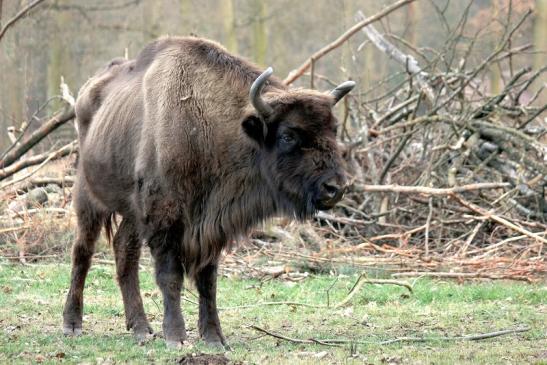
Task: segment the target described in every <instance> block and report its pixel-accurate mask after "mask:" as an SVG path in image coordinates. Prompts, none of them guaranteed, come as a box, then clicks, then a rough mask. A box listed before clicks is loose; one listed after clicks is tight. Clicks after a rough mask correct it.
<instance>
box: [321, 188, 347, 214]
mask: <svg viewBox="0 0 547 365" xmlns="http://www.w3.org/2000/svg"><path fill="white" fill-rule="evenodd" d="M343 196H344V192H343V191H341V192H340V193H338V194H336V196H334V197H332V198H330V199H323V200H316V201H315V204H314V205H315V209H317V210H329V209H332V208H334V206H335V205H336V204H337V203H338V202H339V201H340V200H342V197H343Z"/></svg>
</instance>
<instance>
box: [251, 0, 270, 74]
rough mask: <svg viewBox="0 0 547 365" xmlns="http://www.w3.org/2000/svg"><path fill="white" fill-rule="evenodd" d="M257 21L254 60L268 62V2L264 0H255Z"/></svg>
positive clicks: (254, 30)
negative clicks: (266, 18)
mask: <svg viewBox="0 0 547 365" xmlns="http://www.w3.org/2000/svg"><path fill="white" fill-rule="evenodd" d="M253 5H254V11H255V17H256V18H255V21H254V29H253V49H254V61H255V62H256V63H258V64H259V65H264V63H265V62H266V50H267V37H266V20H265V17H266V4H265V3H264V2H263V1H262V0H254V4H253Z"/></svg>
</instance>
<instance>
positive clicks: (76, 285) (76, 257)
mask: <svg viewBox="0 0 547 365" xmlns="http://www.w3.org/2000/svg"><path fill="white" fill-rule="evenodd" d="M74 204H75V208H76V215H77V218H78V229H77V236H76V241H75V242H74V245H73V246H72V272H71V281H70V289H69V291H68V295H67V298H66V303H65V307H64V311H63V332H64V334H65V335H72V336H74V335H76V336H77V335H80V334H81V333H82V313H83V305H84V284H85V279H86V276H87V272H88V271H89V267H90V265H91V258H92V256H93V253H94V251H95V242H96V241H97V238H98V236H99V233H100V232H101V227H102V225H103V223H104V222H105V219H107V217H108V214H106V213H105V212H102V211H101V210H100V209H99V208H98V207H97V206H95V205H94V204H93V203H92V202H91V199H90V197H89V196H88V192H87V191H86V189H85V186H84V185H83V184H82V183H78V184H76V186H75V187H74Z"/></svg>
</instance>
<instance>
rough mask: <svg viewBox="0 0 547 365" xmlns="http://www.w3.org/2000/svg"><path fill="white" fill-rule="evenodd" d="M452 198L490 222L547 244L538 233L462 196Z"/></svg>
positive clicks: (546, 240)
mask: <svg viewBox="0 0 547 365" xmlns="http://www.w3.org/2000/svg"><path fill="white" fill-rule="evenodd" d="M451 197H452V198H454V199H455V200H456V201H458V202H459V203H460V204H461V205H463V206H464V207H466V208H468V209H470V210H472V211H474V212H475V213H477V214H480V215H482V216H483V217H485V218H486V219H490V220H493V221H494V222H496V223H499V224H502V225H504V226H506V227H507V228H509V229H512V230H514V231H517V232H519V233H521V234H524V235H526V236H528V237H530V238H533V239H536V240H538V241H541V242H543V243H547V239H545V238H543V237H541V236H540V235H539V234H537V233H534V232H530V231H528V230H526V229H524V228H522V227H519V226H517V225H516V224H514V223H511V222H509V221H508V220H507V219H505V218H502V217H500V216H497V215H495V214H494V213H492V212H489V211H486V210H485V209H483V208H481V207H479V206H478V205H475V204H473V203H471V202H468V201H467V200H465V199H464V198H462V197H461V196H459V195H457V194H455V193H452V194H451Z"/></svg>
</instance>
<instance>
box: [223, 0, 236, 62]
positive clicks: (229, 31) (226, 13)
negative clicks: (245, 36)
mask: <svg viewBox="0 0 547 365" xmlns="http://www.w3.org/2000/svg"><path fill="white" fill-rule="evenodd" d="M221 6H222V15H223V25H224V34H226V40H225V44H226V47H227V48H228V50H229V51H230V52H233V53H238V47H237V35H236V17H235V11H234V0H223V1H221Z"/></svg>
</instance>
